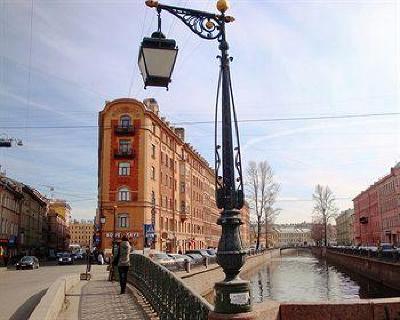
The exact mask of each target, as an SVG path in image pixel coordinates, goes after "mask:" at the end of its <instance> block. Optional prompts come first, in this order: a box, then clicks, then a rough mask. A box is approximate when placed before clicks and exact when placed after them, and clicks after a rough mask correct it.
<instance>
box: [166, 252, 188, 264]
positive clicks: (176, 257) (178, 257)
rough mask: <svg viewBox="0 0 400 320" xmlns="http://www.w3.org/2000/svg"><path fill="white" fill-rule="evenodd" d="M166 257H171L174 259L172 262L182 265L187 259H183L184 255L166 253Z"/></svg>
mask: <svg viewBox="0 0 400 320" xmlns="http://www.w3.org/2000/svg"><path fill="white" fill-rule="evenodd" d="M167 255H168V257H171V258H172V259H174V262H177V263H183V262H185V259H187V257H185V256H184V255H182V254H179V253H168V254H167Z"/></svg>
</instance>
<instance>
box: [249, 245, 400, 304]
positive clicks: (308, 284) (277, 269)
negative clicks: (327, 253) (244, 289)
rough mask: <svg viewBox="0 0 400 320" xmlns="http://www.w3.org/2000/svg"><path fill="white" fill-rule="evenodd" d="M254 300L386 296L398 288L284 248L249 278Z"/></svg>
mask: <svg viewBox="0 0 400 320" xmlns="http://www.w3.org/2000/svg"><path fill="white" fill-rule="evenodd" d="M247 280H250V283H251V289H252V295H253V302H254V303H260V302H262V301H265V300H268V299H270V300H275V301H281V302H282V301H286V302H289V301H296V302H306V301H328V300H330V301H337V300H346V299H367V298H388V297H398V296H400V291H397V290H393V289H390V288H388V287H385V286H383V285H381V284H379V283H377V282H374V281H371V280H369V279H367V278H364V277H361V276H359V275H356V274H354V273H351V272H349V271H347V270H343V269H341V268H339V267H337V266H333V265H330V264H328V263H327V262H326V261H325V260H320V259H318V258H316V257H315V256H313V255H312V254H311V252H310V253H308V252H307V251H299V252H297V250H287V252H285V251H283V252H282V257H275V258H273V259H272V261H271V263H270V264H268V265H265V266H264V267H262V268H261V269H260V270H258V271H257V272H256V273H255V274H252V275H251V276H250V278H249V279H247Z"/></svg>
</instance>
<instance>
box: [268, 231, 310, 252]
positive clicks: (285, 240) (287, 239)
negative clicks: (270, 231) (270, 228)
mask: <svg viewBox="0 0 400 320" xmlns="http://www.w3.org/2000/svg"><path fill="white" fill-rule="evenodd" d="M274 229H275V230H276V232H277V236H278V245H279V247H287V246H289V247H290V246H303V245H311V243H312V239H311V230H310V229H299V228H295V227H278V226H276V227H275V228H274Z"/></svg>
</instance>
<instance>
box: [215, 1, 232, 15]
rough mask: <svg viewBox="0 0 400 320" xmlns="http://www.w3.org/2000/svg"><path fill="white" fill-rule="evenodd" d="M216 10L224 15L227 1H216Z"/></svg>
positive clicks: (227, 6)
mask: <svg viewBox="0 0 400 320" xmlns="http://www.w3.org/2000/svg"><path fill="white" fill-rule="evenodd" d="M217 9H218V11H219V12H221V13H224V12H225V11H226V10H228V9H229V1H228V0H218V1H217Z"/></svg>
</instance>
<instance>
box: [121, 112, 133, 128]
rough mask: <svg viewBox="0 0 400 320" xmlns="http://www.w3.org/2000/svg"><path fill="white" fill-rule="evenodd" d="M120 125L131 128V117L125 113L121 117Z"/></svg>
mask: <svg viewBox="0 0 400 320" xmlns="http://www.w3.org/2000/svg"><path fill="white" fill-rule="evenodd" d="M119 125H120V126H121V127H122V128H129V127H130V126H131V125H132V124H131V117H130V116H128V115H124V116H122V117H121V118H120V119H119Z"/></svg>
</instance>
